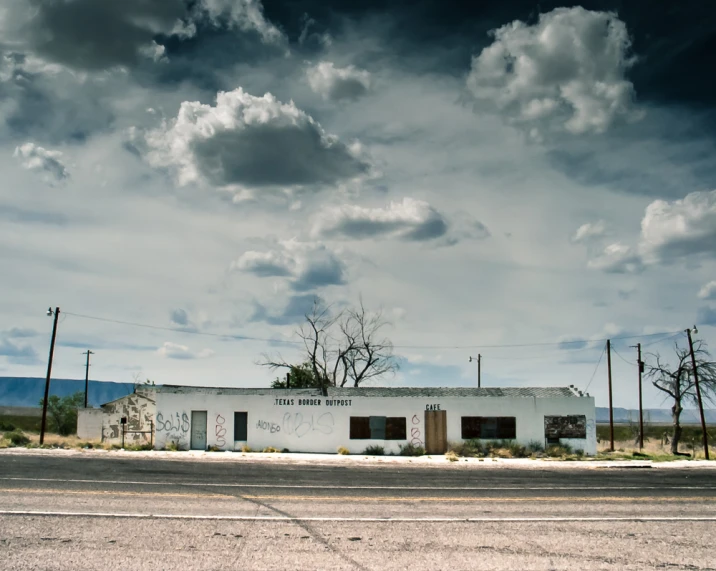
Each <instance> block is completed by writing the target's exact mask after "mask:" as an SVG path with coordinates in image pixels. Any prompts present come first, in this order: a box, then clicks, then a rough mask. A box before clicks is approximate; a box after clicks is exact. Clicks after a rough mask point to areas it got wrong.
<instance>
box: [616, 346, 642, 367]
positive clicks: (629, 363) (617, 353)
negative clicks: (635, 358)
mask: <svg viewBox="0 0 716 571" xmlns="http://www.w3.org/2000/svg"><path fill="white" fill-rule="evenodd" d="M612 352H613V353H616V355H617V357H619V358H620V359H621V360H622V361H624V362H625V363H626V364H627V365H631V366H632V367H636V366H637V365H636V364H635V363H632V362H631V361H627V360H626V359H625V358H624V357H622V356H621V354H620V353H619V351H617V350H616V349H615V348H614V347H612Z"/></svg>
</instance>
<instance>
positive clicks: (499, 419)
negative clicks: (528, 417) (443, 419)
mask: <svg viewBox="0 0 716 571" xmlns="http://www.w3.org/2000/svg"><path fill="white" fill-rule="evenodd" d="M461 422H462V438H463V440H468V439H470V438H486V439H508V438H517V424H516V420H515V417H514V416H463V417H462V421H461Z"/></svg>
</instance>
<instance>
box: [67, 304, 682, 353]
mask: <svg viewBox="0 0 716 571" xmlns="http://www.w3.org/2000/svg"><path fill="white" fill-rule="evenodd" d="M64 314H65V315H71V316H73V317H78V318H81V319H92V320H94V321H103V322H106V323H115V324H119V325H129V326H132V327H142V328H145V329H154V330H158V331H171V332H173V333H185V334H188V335H202V336H206V337H219V338H225V339H235V340H239V341H262V342H267V343H282V344H286V345H302V344H303V342H302V341H289V340H284V339H275V338H270V337H253V336H250V335H235V334H231V333H209V332H205V331H193V330H188V329H178V328H176V327H164V326H160V325H149V324H146V323H136V322H133V321H123V320H120V319H110V318H106V317H97V316H93V315H84V314H81V313H72V312H70V311H65V312H64ZM680 333H682V332H681V331H679V332H678V333H676V334H680ZM663 335H673V336H675V334H674V332H673V331H662V332H660V333H647V334H643V335H625V336H622V337H611V338H610V339H611V340H612V341H620V340H624V339H641V338H645V337H654V336H663ZM600 341H601V342H605V341H607V338H604V339H579V340H574V341H553V342H542V343H505V344H499V345H393V348H395V349H507V348H513V347H514V348H517V347H560V346H564V345H574V344H583V343H597V342H600ZM578 350H582V348H580V349H578ZM576 351H577V350H575V352H576Z"/></svg>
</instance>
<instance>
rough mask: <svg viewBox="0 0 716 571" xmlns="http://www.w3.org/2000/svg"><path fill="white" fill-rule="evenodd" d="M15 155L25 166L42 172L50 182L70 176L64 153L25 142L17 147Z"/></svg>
mask: <svg viewBox="0 0 716 571" xmlns="http://www.w3.org/2000/svg"><path fill="white" fill-rule="evenodd" d="M13 156H14V157H15V158H16V159H18V160H19V161H20V164H21V165H22V167H23V168H25V169H27V170H31V171H33V172H36V173H38V174H41V175H42V176H43V178H44V179H45V181H46V182H47V183H48V184H51V185H52V184H55V183H60V182H63V181H65V180H66V179H68V178H70V173H69V172H68V171H67V168H66V167H65V165H64V164H63V163H62V160H61V158H62V153H61V152H59V151H50V150H47V149H44V148H42V147H40V146H38V145H35V144H34V143H25V144H24V145H20V146H19V147H16V148H15V152H14V153H13Z"/></svg>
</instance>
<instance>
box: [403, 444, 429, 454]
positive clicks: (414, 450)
mask: <svg viewBox="0 0 716 571" xmlns="http://www.w3.org/2000/svg"><path fill="white" fill-rule="evenodd" d="M400 455H401V456H425V448H423V447H422V446H415V445H413V444H410V443H408V444H403V445H402V446H401V447H400Z"/></svg>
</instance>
